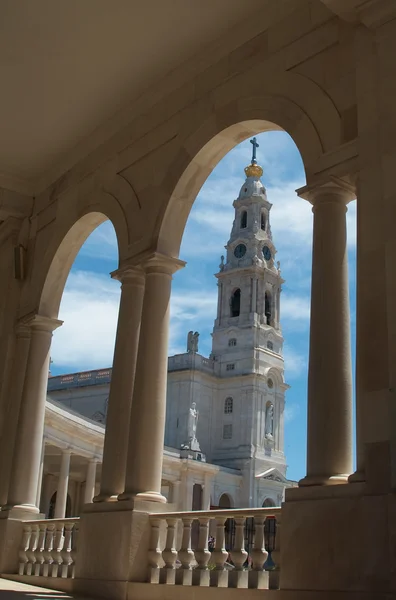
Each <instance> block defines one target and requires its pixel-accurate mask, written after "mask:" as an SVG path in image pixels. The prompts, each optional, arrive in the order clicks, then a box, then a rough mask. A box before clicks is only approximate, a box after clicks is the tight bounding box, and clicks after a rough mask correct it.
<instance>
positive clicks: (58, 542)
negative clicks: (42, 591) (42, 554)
mask: <svg viewBox="0 0 396 600" xmlns="http://www.w3.org/2000/svg"><path fill="white" fill-rule="evenodd" d="M63 525H64V524H63V522H62V521H57V522H56V523H55V535H54V547H53V549H52V552H51V555H52V569H51V577H59V568H60V566H61V564H62V548H63V541H64V537H63Z"/></svg>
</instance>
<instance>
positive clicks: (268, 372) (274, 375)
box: [264, 367, 285, 390]
mask: <svg viewBox="0 0 396 600" xmlns="http://www.w3.org/2000/svg"><path fill="white" fill-rule="evenodd" d="M264 376H265V377H266V378H267V381H268V379H271V380H272V381H273V384H274V385H273V389H274V390H275V389H278V388H279V387H280V386H282V385H284V383H285V381H284V378H283V374H282V373H281V372H280V371H279V370H278V369H276V368H275V367H268V368H267V369H264Z"/></svg>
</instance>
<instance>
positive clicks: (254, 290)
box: [251, 277, 257, 313]
mask: <svg viewBox="0 0 396 600" xmlns="http://www.w3.org/2000/svg"><path fill="white" fill-rule="evenodd" d="M251 282H252V306H251V311H252V312H253V313H256V312H257V279H256V277H252V279H251Z"/></svg>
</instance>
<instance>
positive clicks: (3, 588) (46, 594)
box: [0, 578, 86, 600]
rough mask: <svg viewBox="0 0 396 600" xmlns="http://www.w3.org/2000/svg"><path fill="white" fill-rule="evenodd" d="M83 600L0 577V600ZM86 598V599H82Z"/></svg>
mask: <svg viewBox="0 0 396 600" xmlns="http://www.w3.org/2000/svg"><path fill="white" fill-rule="evenodd" d="M68 599H73V600H83V599H82V598H81V597H77V596H74V595H70V594H67V593H65V592H59V591H57V590H48V589H45V588H40V587H36V586H34V585H26V584H25V583H19V582H17V581H9V580H7V579H1V578H0V600H68ZM84 600H86V599H84Z"/></svg>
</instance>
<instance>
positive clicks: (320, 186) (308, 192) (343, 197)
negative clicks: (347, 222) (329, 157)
mask: <svg viewBox="0 0 396 600" xmlns="http://www.w3.org/2000/svg"><path fill="white" fill-rule="evenodd" d="M296 193H297V195H298V196H300V198H304V200H308V202H310V203H311V204H312V205H314V206H315V204H316V203H317V202H319V201H321V200H323V199H325V200H326V202H329V201H331V202H334V203H340V204H345V205H347V204H348V203H349V202H351V200H354V199H355V198H356V189H355V188H354V186H353V185H351V184H350V183H348V182H347V181H344V180H343V179H339V178H338V177H331V178H330V179H329V180H327V181H321V182H318V183H315V184H311V185H305V186H304V187H301V188H298V189H297V190H296ZM330 199H331V200H330Z"/></svg>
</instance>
